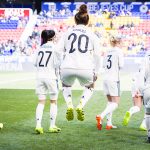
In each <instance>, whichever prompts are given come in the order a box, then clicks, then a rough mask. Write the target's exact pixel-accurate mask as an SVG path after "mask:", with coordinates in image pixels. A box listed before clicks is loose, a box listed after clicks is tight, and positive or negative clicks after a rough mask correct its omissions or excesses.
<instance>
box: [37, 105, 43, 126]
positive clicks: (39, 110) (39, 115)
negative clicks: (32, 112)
mask: <svg viewBox="0 0 150 150" xmlns="http://www.w3.org/2000/svg"><path fill="white" fill-rule="evenodd" d="M43 110H44V104H38V105H37V107H36V128H41V122H42V116H43Z"/></svg>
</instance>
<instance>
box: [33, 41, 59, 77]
mask: <svg viewBox="0 0 150 150" xmlns="http://www.w3.org/2000/svg"><path fill="white" fill-rule="evenodd" d="M59 63H60V61H59V58H58V57H57V53H56V51H55V49H54V44H53V42H47V43H46V44H44V45H42V46H41V47H40V48H39V50H38V51H37V53H36V57H35V62H34V65H35V66H36V68H37V78H49V79H56V78H57V77H56V68H57V67H58V66H59Z"/></svg>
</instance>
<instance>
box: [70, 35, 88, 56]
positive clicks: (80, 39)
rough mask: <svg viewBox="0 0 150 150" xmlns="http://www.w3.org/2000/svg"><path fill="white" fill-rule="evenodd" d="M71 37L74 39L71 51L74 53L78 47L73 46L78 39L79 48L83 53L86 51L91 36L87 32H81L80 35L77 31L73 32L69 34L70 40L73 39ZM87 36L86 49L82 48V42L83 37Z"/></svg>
mask: <svg viewBox="0 0 150 150" xmlns="http://www.w3.org/2000/svg"><path fill="white" fill-rule="evenodd" d="M71 37H73V40H72V42H71V48H70V50H69V53H73V52H74V51H75V50H76V49H75V48H74V47H73V46H74V43H75V42H76V41H77V42H78V47H77V49H78V50H79V51H80V52H81V53H86V52H87V50H88V43H89V37H88V36H87V35H85V34H81V35H79V37H78V36H77V35H76V34H75V33H72V34H70V35H69V37H68V40H70V39H71ZM83 38H85V48H84V49H81V42H82V39H83Z"/></svg>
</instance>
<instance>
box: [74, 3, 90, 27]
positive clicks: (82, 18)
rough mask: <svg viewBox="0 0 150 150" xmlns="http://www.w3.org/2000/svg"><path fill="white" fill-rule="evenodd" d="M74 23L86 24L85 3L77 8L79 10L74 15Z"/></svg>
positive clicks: (87, 16)
mask: <svg viewBox="0 0 150 150" xmlns="http://www.w3.org/2000/svg"><path fill="white" fill-rule="evenodd" d="M75 22H76V24H84V25H87V24H88V22H89V15H88V12H87V6H86V5H85V4H83V5H81V6H80V8H79V12H78V13H76V15H75Z"/></svg>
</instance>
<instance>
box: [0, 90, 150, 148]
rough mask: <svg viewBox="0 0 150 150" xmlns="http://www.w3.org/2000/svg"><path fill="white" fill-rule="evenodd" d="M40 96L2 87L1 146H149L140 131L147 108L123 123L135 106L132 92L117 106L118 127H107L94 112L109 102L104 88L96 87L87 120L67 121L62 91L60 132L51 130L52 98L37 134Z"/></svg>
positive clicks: (76, 94) (77, 95) (75, 94)
mask: <svg viewBox="0 0 150 150" xmlns="http://www.w3.org/2000/svg"><path fill="white" fill-rule="evenodd" d="M80 95H81V91H73V102H74V105H75V106H76V105H77V104H78V102H79V99H80ZM37 102H38V101H37V97H36V95H35V92H34V90H15V89H13V90H9V89H7V90H3V89H1V90H0V122H2V123H3V124H4V128H3V129H2V130H0V150H47V149H49V150H62V149H64V150H102V149H103V150H113V149H115V150H117V149H118V150H149V149H150V148H149V147H150V145H149V144H147V143H146V142H145V141H146V137H147V136H146V134H147V133H146V132H145V131H139V126H140V123H141V121H142V119H143V115H144V110H142V112H140V113H138V114H136V115H134V116H133V117H132V118H131V121H130V122H129V125H128V127H123V126H122V119H123V116H124V114H125V112H126V111H127V110H128V109H129V107H130V106H132V101H131V95H130V92H123V93H122V96H121V102H120V105H119V108H118V110H116V111H115V112H114V114H113V124H114V125H117V126H118V128H117V129H112V130H110V131H107V130H106V129H105V125H106V124H105V122H106V120H105V121H104V123H103V130H102V131H98V130H97V128H96V121H95V116H96V114H98V113H100V112H101V111H102V110H103V109H104V108H105V105H106V98H105V97H104V95H103V94H102V91H95V92H94V94H93V96H92V98H91V100H90V101H89V102H88V103H87V105H86V107H85V109H84V110H85V121H83V122H80V121H78V120H77V119H76V112H75V119H74V120H73V121H70V122H68V121H67V120H66V118H65V113H66V104H65V102H64V99H63V97H62V93H61V92H60V94H59V100H58V116H57V126H58V127H60V128H61V129H62V132H61V133H48V128H49V101H47V104H46V107H45V110H44V114H43V127H44V134H43V135H36V134H35V132H34V129H35V109H36V105H37Z"/></svg>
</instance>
